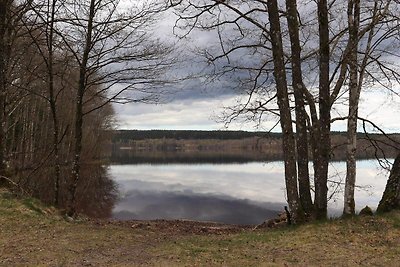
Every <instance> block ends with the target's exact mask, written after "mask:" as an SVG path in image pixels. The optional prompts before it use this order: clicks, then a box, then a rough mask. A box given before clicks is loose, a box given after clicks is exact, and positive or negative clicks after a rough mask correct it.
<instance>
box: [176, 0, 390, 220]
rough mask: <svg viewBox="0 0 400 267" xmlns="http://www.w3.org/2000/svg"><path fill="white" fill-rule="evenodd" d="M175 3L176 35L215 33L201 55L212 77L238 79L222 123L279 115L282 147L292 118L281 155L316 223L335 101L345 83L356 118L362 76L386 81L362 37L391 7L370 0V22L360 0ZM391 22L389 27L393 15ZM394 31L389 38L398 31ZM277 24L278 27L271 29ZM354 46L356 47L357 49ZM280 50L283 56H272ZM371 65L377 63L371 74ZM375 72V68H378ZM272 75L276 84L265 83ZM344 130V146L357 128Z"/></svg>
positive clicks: (321, 213)
mask: <svg viewBox="0 0 400 267" xmlns="http://www.w3.org/2000/svg"><path fill="white" fill-rule="evenodd" d="M177 2H179V4H180V8H179V9H178V12H177V15H178V16H179V19H178V21H177V23H176V29H178V30H179V29H181V30H182V29H183V30H184V32H183V34H182V35H183V36H186V35H187V34H189V33H190V32H194V31H197V30H198V29H200V30H208V31H211V30H215V32H216V33H215V35H216V37H217V39H218V46H219V47H218V48H217V46H215V47H214V48H213V47H207V48H206V49H204V53H203V54H204V55H205V57H206V58H207V60H208V62H210V63H211V64H212V65H213V66H214V70H213V73H212V75H214V77H213V79H218V78H219V77H224V76H229V77H232V76H233V77H234V78H236V79H237V80H238V83H237V84H236V85H237V87H238V88H241V89H242V91H243V94H242V95H245V97H242V98H243V99H244V101H243V102H240V103H239V104H238V105H236V106H235V107H232V108H231V109H230V111H231V113H230V114H228V116H227V120H228V121H231V120H233V119H237V118H239V117H240V116H244V117H245V118H250V119H252V120H253V119H254V120H257V121H258V122H260V121H263V118H264V119H265V115H266V114H272V115H274V116H279V120H280V122H281V126H282V132H283V134H284V135H286V137H284V138H285V139H286V141H285V142H286V143H290V142H291V141H289V139H290V138H291V137H290V136H293V134H294V133H293V130H291V129H290V128H288V127H283V124H285V122H282V120H287V119H288V118H290V120H292V119H291V118H295V119H294V120H293V122H294V123H296V141H297V144H296V147H293V146H291V149H290V151H289V150H287V149H285V148H283V150H284V151H285V153H289V154H290V155H288V156H287V157H289V156H291V155H294V154H296V155H297V156H296V157H297V176H298V178H299V187H298V188H299V191H298V195H299V199H300V200H301V201H300V202H301V206H302V208H303V210H304V211H306V213H308V211H309V210H310V209H313V212H312V213H313V215H314V216H315V218H316V219H325V218H326V217H327V199H328V195H327V193H328V185H327V183H328V164H329V161H330V157H331V124H332V123H333V122H334V121H335V120H337V119H338V118H332V115H331V113H332V110H333V109H334V108H335V106H337V105H338V103H339V102H343V101H345V99H344V97H343V96H344V94H345V92H347V91H346V88H347V85H348V86H349V87H348V88H349V90H350V88H352V87H354V88H356V89H354V90H352V89H351V95H352V97H351V98H352V100H351V101H352V103H351V106H352V107H350V109H351V111H350V113H351V114H352V115H351V116H352V117H354V116H355V117H357V112H354V111H356V110H357V108H358V99H359V91H360V90H361V87H362V86H365V83H363V79H364V76H366V75H367V74H368V76H371V79H373V77H374V75H376V73H377V72H376V66H380V67H383V66H386V67H383V69H384V71H383V72H384V73H385V74H386V75H388V68H387V67H388V66H389V65H387V64H386V63H387V62H386V59H385V60H383V59H380V58H379V56H374V57H371V51H372V50H373V49H374V50H375V49H376V50H375V51H378V50H381V48H378V46H379V43H378V42H373V43H370V44H369V45H368V38H369V36H371V35H372V36H374V33H375V31H374V28H375V26H376V25H381V21H382V18H383V17H384V16H385V15H384V11H385V7H386V5H387V4H388V5H391V4H394V3H388V2H390V1H374V3H375V5H377V10H378V11H377V13H376V14H375V15H376V16H375V19H370V17H371V14H370V13H368V12H369V11H370V10H374V9H371V8H370V7H369V6H370V5H371V3H370V2H368V3H365V4H364V2H363V5H361V2H359V1H350V0H349V1H345V0H343V1H333V2H329V1H326V0H320V1H308V2H301V4H299V5H297V4H296V1H286V2H285V3H286V7H285V6H284V5H283V2H280V1H277V3H275V1H262V0H261V1H245V0H243V1H212V0H210V1H200V0H186V1H177ZM299 3H300V2H299ZM275 6H276V8H274V7H275ZM346 7H347V9H346ZM360 8H361V9H362V10H363V15H362V22H363V24H362V25H363V27H360V23H359V21H360V18H359V17H360V14H359V13H360V11H359V9H360ZM389 9H393V10H395V9H396V7H395V5H392V6H391V8H389ZM344 10H348V12H349V13H348V14H346V12H343V11H344ZM276 14H279V17H278V18H276V17H274V16H277V15H276ZM378 14H379V15H378ZM282 18H286V19H287V24H285V23H283V19H282ZM391 18H392V23H393V22H394V21H395V17H394V16H392V17H391ZM272 19H274V22H273V23H272V21H271V20H272ZM368 19H370V20H368ZM388 21H389V20H388ZM344 22H348V23H347V24H346V23H344ZM393 25H395V23H393ZM393 25H392V27H391V30H390V31H389V32H392V31H396V29H395V27H393ZM279 26H280V29H279V28H277V27H279ZM387 27H388V25H387ZM381 33H382V31H381ZM276 35H279V36H276ZM390 35H391V34H389V35H388V36H390ZM347 36H349V38H347ZM381 36H382V35H381ZM388 36H386V37H388ZM382 37H383V36H382ZM386 37H385V38H386ZM281 40H282V41H281ZM316 40H318V41H316ZM360 40H362V46H358V44H360ZM380 40H381V41H382V39H380ZM386 40H387V39H386ZM280 43H282V45H280ZM382 43H384V41H382V42H381V44H382ZM375 45H377V46H375ZM357 47H359V48H362V49H357ZM279 51H281V52H280V54H281V55H279V54H278V56H277V52H279ZM363 53H364V54H363ZM359 54H362V57H360V58H362V59H361V63H360V62H359V60H358V58H359ZM282 56H283V60H282ZM282 61H283V63H282ZM372 62H374V64H376V65H375V70H374V67H372V65H371V64H372ZM378 62H379V63H378ZM377 68H378V70H379V67H377ZM271 73H273V77H274V79H271V77H270V75H269V74H271ZM283 76H285V78H283ZM391 76H392V79H393V77H394V78H396V77H395V75H391ZM215 77H217V78H215ZM290 80H291V82H290V83H289V82H288V81H290ZM285 87H286V88H287V90H286V91H287V92H288V94H287V97H288V103H289V104H290V106H289V110H290V111H291V112H292V113H294V114H292V116H291V117H288V116H287V115H286V114H287V113H286V112H287V106H283V105H281V104H282V101H283V102H285V101H286V95H284V94H282V93H281V92H282V91H285V90H281V89H280V88H285ZM292 103H294V105H293V104H292ZM276 104H277V106H278V107H276V106H275V105H276ZM293 115H295V116H293ZM267 118H268V117H267ZM349 125H350V126H349V127H350V128H351V132H352V133H351V134H350V133H349V140H350V135H352V136H355V135H356V128H355V127H353V126H352V125H355V126H356V125H357V123H356V122H355V123H354V120H353V119H351V120H350V121H349ZM287 131H289V133H288V132H287ZM308 137H310V140H309V142H310V148H309V145H308V139H307V138H308ZM350 143H351V144H350ZM350 143H349V151H352V152H351V153H355V152H354V148H352V147H354V146H355V145H356V144H355V143H354V142H350ZM309 150H310V151H309ZM351 153H349V158H350V154H351ZM308 155H311V156H312V159H313V167H314V185H315V199H314V204H313V205H311V204H312V202H311V201H310V199H311V194H310V182H309V178H308V177H307V176H308ZM291 160H293V159H291ZM285 161H286V160H285ZM291 173H292V172H291V171H288V166H286V175H288V176H286V181H289V180H290V181H293V179H292V178H290V177H291V176H292V175H291ZM350 175H352V174H350ZM354 175H355V174H354ZM349 183H351V179H349ZM286 186H287V195H288V200H289V206H290V208H291V209H293V210H292V212H294V213H296V208H292V206H291V205H290V201H291V200H290V199H291V198H292V197H290V195H291V196H293V195H292V194H291V193H290V192H289V191H290V190H292V189H293V188H294V187H292V186H291V185H290V184H286ZM350 202H351V201H349V202H347V203H350ZM310 207H311V208H310Z"/></svg>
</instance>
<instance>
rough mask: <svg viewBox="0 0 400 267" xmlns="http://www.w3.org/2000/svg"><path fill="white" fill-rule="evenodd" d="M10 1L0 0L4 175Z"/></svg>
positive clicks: (0, 170)
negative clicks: (7, 36)
mask: <svg viewBox="0 0 400 267" xmlns="http://www.w3.org/2000/svg"><path fill="white" fill-rule="evenodd" d="M9 5H10V3H9V1H7V0H0V175H4V171H5V168H6V165H5V140H6V139H5V131H6V129H5V125H6V123H5V121H6V119H7V116H6V114H5V104H6V90H7V82H6V75H7V73H6V72H7V70H6V67H7V66H6V61H7V60H6V57H7V52H6V47H7V38H6V35H7V13H8V10H9Z"/></svg>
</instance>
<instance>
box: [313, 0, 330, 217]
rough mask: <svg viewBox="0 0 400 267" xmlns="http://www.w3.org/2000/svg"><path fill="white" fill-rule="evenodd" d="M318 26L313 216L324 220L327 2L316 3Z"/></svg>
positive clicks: (327, 141)
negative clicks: (317, 92)
mask: <svg viewBox="0 0 400 267" xmlns="http://www.w3.org/2000/svg"><path fill="white" fill-rule="evenodd" d="M318 24H319V114H320V136H319V142H318V145H317V146H318V148H317V149H316V150H317V151H316V152H317V153H316V154H317V155H315V156H316V157H317V159H316V163H317V164H316V166H315V167H316V170H315V216H316V219H318V220H321V219H322V220H323V219H326V217H327V206H328V200H327V197H328V186H327V182H328V164H329V156H330V146H331V137H330V126H331V114H330V110H331V101H330V83H329V59H330V51H329V14H328V2H327V0H319V1H318Z"/></svg>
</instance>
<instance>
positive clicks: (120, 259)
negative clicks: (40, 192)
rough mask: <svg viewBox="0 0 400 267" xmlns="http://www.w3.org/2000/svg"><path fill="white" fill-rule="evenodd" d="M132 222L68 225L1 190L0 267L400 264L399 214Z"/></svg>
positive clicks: (37, 205)
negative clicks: (265, 224)
mask: <svg viewBox="0 0 400 267" xmlns="http://www.w3.org/2000/svg"><path fill="white" fill-rule="evenodd" d="M132 225H133V223H108V222H104V221H103V222H93V221H81V222H73V223H70V222H66V221H65V220H64V219H63V218H62V217H61V216H58V215H57V212H56V211H55V210H54V209H51V208H47V207H44V206H42V205H41V204H40V203H38V202H37V201H35V200H32V199H25V200H17V199H15V198H13V197H12V196H11V195H10V194H9V193H8V192H5V191H2V192H0V265H1V266H15V265H19V266H20V265H24V266H26V265H29V266H31V265H45V266H48V265H50V266H85V265H86V266H91V265H92V266H128V265H130V266H131V265H156V266H176V265H181V266H193V265H199V266H210V265H224V266H285V265H286V266H357V265H359V266H368V265H371V266H398V265H399V262H400V213H392V214H390V215H387V216H385V217H356V218H350V219H346V220H335V221H329V222H325V223H315V224H309V225H304V226H299V227H291V228H285V229H274V230H257V231H251V230H240V229H237V228H235V230H234V231H233V230H226V229H225V228H221V229H223V230H221V231H211V232H210V231H203V230H204V229H215V227H209V228H205V227H208V226H204V225H201V224H196V223H194V222H179V223H177V222H175V223H173V222H163V223H160V222H158V223H155V222H154V223H153V222H151V223H147V222H146V223H139V224H137V223H136V224H134V226H135V227H132ZM199 225H200V226H199ZM137 226H138V227H137ZM191 229H193V231H191ZM194 229H197V230H199V229H200V230H201V231H197V230H196V231H195V230H194ZM224 229H225V230H224Z"/></svg>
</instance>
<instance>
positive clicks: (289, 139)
mask: <svg viewBox="0 0 400 267" xmlns="http://www.w3.org/2000/svg"><path fill="white" fill-rule="evenodd" d="M267 5H268V15H269V22H270V27H271V28H270V31H271V43H272V53H273V60H274V77H275V82H276V90H277V96H278V106H279V110H280V117H281V118H280V123H281V127H282V132H283V154H284V162H285V182H286V192H287V198H288V204H289V208H290V211H291V213H292V216H293V219H294V221H295V222H301V221H302V220H304V212H303V210H302V207H301V205H300V203H299V195H298V187H297V170H296V156H295V153H296V146H295V140H294V134H293V129H292V118H291V113H290V107H289V97H288V89H287V81H286V71H285V62H284V57H283V45H282V36H281V28H280V21H279V11H278V3H277V1H276V0H271V1H268V2H267Z"/></svg>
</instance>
